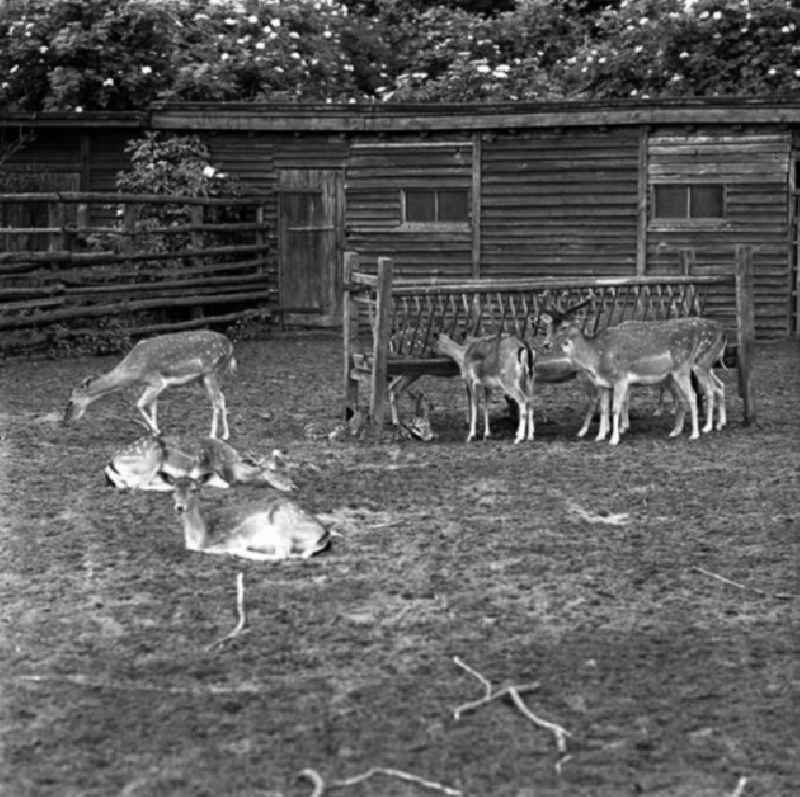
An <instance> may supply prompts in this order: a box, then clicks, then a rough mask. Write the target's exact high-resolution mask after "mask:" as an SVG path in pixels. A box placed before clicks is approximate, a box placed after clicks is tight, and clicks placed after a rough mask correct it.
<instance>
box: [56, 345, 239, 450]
mask: <svg viewBox="0 0 800 797" xmlns="http://www.w3.org/2000/svg"><path fill="white" fill-rule="evenodd" d="M235 369H236V360H235V359H234V357H233V344H232V343H231V342H230V340H228V338H226V337H225V335H222V334H220V333H219V332H211V331H209V330H201V331H199V332H175V333H172V334H170V335H158V336H156V337H153V338H147V339H145V340H140V341H139V342H138V343H137V344H136V345H135V346H134V347H133V348H132V349H131V351H130V352H129V353H128V355H127V356H126V357H125V358H124V359H123V360H122V361H121V362H120V363H119V364H118V365H117V366H115V367H114V368H112V369H111V370H110V371H108V373H105V374H102V375H101V376H96V377H88V378H87V379H85V380H84V381H83V383H82V384H81V385H80V386H79V387H76V388H75V389H74V390H73V391H72V395H71V396H70V397H69V402H68V403H67V408H66V410H65V411H64V423H65V424H68V423H70V422H72V421H75V420H78V419H79V418H81V417H82V416H83V414H84V413H85V412H86V408H87V407H88V406H89V404H91V403H92V402H93V401H96V400H97V399H99V398H102V397H103V396H105V395H107V394H108V393H111V392H113V391H115V390H121V389H123V388H126V387H129V386H130V385H137V384H143V385H144V386H145V390H144V393H142V396H141V398H140V399H139V401H138V402H137V403H136V406H137V407H138V408H139V412H140V413H141V414H142V416H143V417H144V420H145V422H146V424H147V426H148V428H149V429H150V431H151V432H153V434H159V430H158V422H157V418H156V411H157V400H158V397H159V395H160V394H161V392H162V391H163V390H165V389H166V388H168V387H170V386H171V385H183V384H186V383H187V382H192V381H194V380H202V382H203V384H204V385H205V388H206V390H207V391H208V395H209V398H210V399H211V406H212V416H211V437H216V436H217V429H218V421H220V422H221V425H222V439H223V440H227V439H228V412H227V407H226V405H225V396H223V394H222V390H221V388H220V379H221V376H222V374H223V372H225V371H228V372H231V373H232V372H233V371H234V370H235Z"/></svg>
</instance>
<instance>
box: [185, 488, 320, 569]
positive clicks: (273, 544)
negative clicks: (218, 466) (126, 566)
mask: <svg viewBox="0 0 800 797" xmlns="http://www.w3.org/2000/svg"><path fill="white" fill-rule="evenodd" d="M201 485H202V480H197V479H186V478H184V479H178V480H176V481H175V482H174V506H175V511H176V512H177V513H178V514H179V516H180V518H181V522H182V525H183V532H184V541H185V544H186V548H187V550H190V551H200V552H202V553H211V554H228V555H231V556H239V557H243V558H245V559H255V560H259V561H275V560H279V559H307V558H309V557H310V556H313V555H314V554H316V553H320V552H321V551H323V550H325V549H326V548H328V546H329V545H330V541H331V536H332V534H333V532H332V531H331V530H330V528H329V527H327V526H325V525H323V523H322V522H321V521H320V520H318V519H317V518H316V517H314V516H313V515H311V514H309V513H308V512H306V511H305V510H304V509H302V508H301V507H300V506H298V505H297V504H296V503H295V502H294V501H291V500H289V499H287V498H264V499H262V500H258V501H251V502H249V503H246V504H243V505H239V504H236V505H233V506H229V507H217V508H215V509H214V510H212V511H210V512H203V511H202V510H201V508H200V488H201Z"/></svg>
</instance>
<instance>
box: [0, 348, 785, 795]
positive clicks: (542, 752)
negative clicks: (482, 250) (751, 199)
mask: <svg viewBox="0 0 800 797" xmlns="http://www.w3.org/2000/svg"><path fill="white" fill-rule="evenodd" d="M237 357H238V360H239V371H238V373H237V375H236V376H235V377H234V378H232V379H230V380H229V382H228V385H227V387H226V395H227V398H228V403H229V406H230V410H231V412H230V415H231V426H232V437H231V442H232V443H233V444H234V445H236V446H237V447H238V448H240V449H243V450H246V449H252V450H255V451H265V452H266V451H268V450H269V449H271V448H272V447H274V446H276V445H277V446H281V447H284V448H286V449H288V451H289V453H290V455H291V457H292V459H293V460H294V461H295V462H296V463H297V464H298V466H299V467H298V468H297V469H296V470H295V471H294V473H293V476H294V478H295V480H296V481H297V482H298V484H299V486H300V492H299V498H298V500H299V501H300V502H301V503H303V504H304V505H305V506H307V507H308V508H310V509H312V510H314V511H317V512H328V513H334V514H336V515H337V517H338V518H339V521H340V522H339V525H340V528H341V530H342V531H343V532H344V536H343V537H341V538H336V539H335V542H334V545H333V548H332V550H331V551H330V552H328V553H327V554H325V555H322V556H319V557H316V558H314V559H311V560H309V561H307V562H301V563H297V562H293V563H279V564H270V563H257V562H245V561H241V560H234V559H230V558H220V557H213V556H208V555H204V554H198V553H191V552H187V551H186V550H185V549H184V546H183V540H182V536H181V533H180V530H179V526H178V523H177V521H176V519H175V517H174V514H173V511H172V506H171V499H170V496H169V495H168V494H167V495H165V494H158V493H136V492H122V491H117V490H113V489H109V488H107V487H105V486H104V481H103V467H104V465H105V462H106V461H107V459H108V458H109V456H110V455H111V453H112V452H113V451H114V450H115V448H117V447H118V446H119V445H121V444H124V443H126V442H129V441H131V440H133V439H135V438H136V437H137V436H139V435H140V434H141V431H142V430H141V429H140V428H138V427H137V426H136V425H135V424H134V423H132V420H133V419H134V417H135V415H136V410H135V407H134V404H133V402H134V401H135V399H136V397H137V395H136V392H135V391H125V392H124V393H122V394H120V395H118V396H113V397H108V398H106V399H104V400H101V401H99V402H97V403H96V404H94V405H92V406H91V407H90V408H89V410H88V412H87V415H86V417H85V418H84V419H83V420H82V421H81V422H80V423H79V424H78V425H76V426H74V427H70V428H63V427H61V426H60V425H59V424H58V423H57V422H56V418H57V416H56V413H60V412H61V410H62V408H63V405H64V402H65V401H66V398H67V395H68V393H69V390H70V388H71V387H72V386H73V385H75V384H77V383H78V381H79V380H80V379H81V378H82V377H83V376H85V375H86V374H88V373H91V372H100V371H103V370H107V369H108V368H110V367H111V366H112V365H113V364H114V363H115V362H116V359H117V358H91V359H72V360H61V361H46V360H43V361H24V360H17V361H7V362H6V363H4V364H3V365H2V367H1V368H0V401H1V403H0V435H2V440H0V446H2V448H1V449H0V454H1V456H2V459H1V460H0V470H1V471H2V473H1V475H2V478H1V479H0V506H2V508H3V512H2V517H0V573H2V575H1V576H0V579H2V580H1V581H0V583H1V584H2V611H1V612H0V621H1V622H2V631H1V632H0V684H1V685H2V699H0V725H1V727H2V737H1V738H2V741H1V742H0V744H1V745H2V747H1V748H0V793H2V794H4V795H10V796H11V797H27V796H28V795H36V796H37V797H38V796H39V795H58V796H59V797H67V796H69V795H92V797H94V796H95V795H97V797H100V796H101V795H102V796H103V797H105V795H125V797H145V796H147V797H150V796H151V795H193V796H194V795H236V796H237V797H238V796H241V797H245V795H246V796H247V797H254V796H256V795H260V796H261V797H267V795H269V797H279V795H282V796H283V797H308V795H310V794H311V791H312V785H311V783H310V782H309V781H308V780H303V779H299V778H298V772H299V771H300V770H302V769H304V768H307V767H310V768H314V769H316V770H317V771H318V772H319V773H320V774H321V775H322V777H324V778H325V779H326V781H329V782H330V781H333V780H336V779H341V778H346V777H350V776H352V775H355V774H358V773H361V772H364V771H366V770H368V769H369V768H370V767H373V766H378V767H390V768H396V769H400V770H405V771H407V772H410V773H413V774H415V775H419V776H421V777H424V778H427V779H429V780H431V781H435V782H437V783H439V784H442V785H446V786H448V787H451V788H454V789H455V788H458V789H460V790H462V792H463V794H464V795H469V796H470V797H483V796H485V797H534V795H535V797H584V796H585V797H589V796H590V795H591V796H592V797H595V796H597V797H625V796H626V795H650V796H651V797H656V796H657V797H698V796H700V797H705V796H707V797H710V796H711V795H715V796H716V795H719V797H727V796H728V795H732V794H733V793H734V791H735V790H736V788H737V784H738V783H739V782H740V781H739V779H740V778H741V777H746V778H747V781H746V784H745V785H744V787H743V789H742V791H741V794H743V795H745V797H758V796H759V795H762V796H763V797H790V796H792V795H798V794H800V742H799V740H800V734H798V727H800V722H799V720H800V717H798V698H797V686H798V669H797V662H798V659H797V652H798V651H797V639H798V636H797V632H798V622H797V621H798V605H800V600H798V599H793V598H789V597H779V596H776V593H793V594H797V593H798V592H800V585H798V561H800V560H799V559H798V533H799V532H800V501H799V500H798V498H799V497H800V490H799V489H798V487H799V482H800V428H799V426H798V424H799V423H800V413H799V412H798V410H799V409H800V347H798V345H797V343H796V342H794V343H790V342H784V343H781V344H763V345H761V346H759V348H758V357H757V362H756V378H757V385H758V390H757V398H758V410H759V420H758V423H757V424H756V425H753V426H749V427H746V426H744V425H743V424H742V422H741V418H742V407H741V401H740V400H739V398H738V395H737V391H736V373H735V372H734V371H731V372H727V373H723V374H722V376H723V379H724V380H725V382H726V385H727V387H728V393H729V400H728V410H729V417H730V424H729V426H728V428H726V429H725V430H724V431H723V432H721V433H713V434H709V435H704V436H703V437H702V439H701V440H700V441H698V442H690V441H689V439H688V434H685V435H684V436H683V437H682V438H680V439H668V438H667V431H668V430H669V428H670V424H671V419H670V418H665V417H663V418H656V417H653V416H652V410H653V408H654V405H655V394H654V393H652V392H648V391H644V390H642V391H640V392H638V393H636V394H635V395H634V397H633V402H632V410H631V415H632V424H633V426H632V430H631V432H630V433H629V434H627V435H626V436H624V437H623V441H622V444H621V445H620V446H619V447H618V448H616V449H614V448H612V447H610V446H608V445H605V444H601V443H596V442H594V441H593V440H580V441H579V440H576V439H575V437H574V434H575V431H576V430H577V428H578V427H579V426H580V420H581V412H582V401H583V399H582V398H581V397H580V396H579V395H578V394H576V391H575V387H574V386H570V385H561V386H544V387H543V388H542V390H541V392H540V394H539V395H540V398H539V399H538V407H539V408H545V409H546V410H547V415H548V416H549V420H548V422H546V423H545V422H542V421H541V417H540V416H539V417H537V430H536V437H537V439H536V440H535V441H534V442H533V443H525V444H521V445H518V446H515V445H514V444H513V442H512V437H513V427H512V426H511V424H510V423H509V422H508V421H507V420H505V419H504V417H503V416H504V412H503V402H502V401H501V400H500V398H499V397H498V402H497V404H496V405H495V406H494V409H493V421H494V429H495V431H496V435H497V436H496V438H495V439H493V440H490V441H485V442H475V443H471V444H469V445H468V444H466V443H465V442H464V438H465V430H464V403H465V399H464V395H463V390H462V388H461V386H460V385H459V384H458V383H457V382H456V381H454V380H435V379H428V380H423V381H422V382H421V383H420V385H421V387H422V389H423V390H425V392H426V394H429V395H430V396H431V397H432V398H433V399H434V401H435V403H436V405H437V406H436V409H435V411H434V414H433V422H434V425H435V427H436V428H437V430H438V432H439V434H440V437H439V439H438V441H436V442H434V443H429V444H425V443H419V442H413V441H412V442H403V443H397V442H383V443H375V442H367V443H365V442H360V441H357V440H345V441H344V442H332V441H330V440H328V439H327V438H326V437H324V436H323V437H322V439H316V437H315V435H316V434H323V433H324V432H325V431H327V430H329V429H332V428H333V427H334V425H335V424H336V422H337V420H338V417H337V415H338V410H339V407H340V395H341V385H340V374H341V362H340V359H341V349H340V343H339V341H338V340H337V339H334V338H331V339H327V338H298V337H295V338H287V339H274V340H265V341H250V342H246V343H240V344H238V345H237ZM159 412H160V414H159V418H160V421H161V424H162V426H163V427H164V428H165V429H166V430H167V431H169V432H171V433H172V432H175V433H182V434H195V435H202V434H205V433H206V432H207V431H208V428H209V426H210V419H211V411H210V406H209V404H208V401H207V399H206V397H205V395H204V394H203V392H202V390H201V389H200V388H199V387H189V388H184V389H176V390H171V391H168V392H167V393H165V394H164V396H163V399H162V401H161V404H160V407H159ZM309 424H311V426H309ZM254 489H256V488H237V489H236V490H231V491H227V492H218V493H215V494H214V495H211V494H209V495H208V496H207V497H206V501H207V503H208V504H209V505H213V504H215V503H224V502H230V501H236V500H240V499H241V497H242V495H244V494H248V495H249V493H248V492H247V491H248V490H254ZM621 513H625V514H622V515H621V516H620V514H621ZM697 568H702V569H703V570H705V571H708V572H709V573H716V574H719V575H721V576H724V577H726V578H728V579H731V580H733V581H735V582H738V583H739V584H741V585H743V586H744V587H746V588H740V587H736V586H733V585H730V584H726V583H724V582H722V581H720V580H718V579H716V578H714V577H713V576H712V575H708V574H707V573H704V572H701V571H700V570H698V569H697ZM239 572H243V573H244V576H245V585H246V596H245V597H246V608H247V631H246V632H245V633H243V634H241V635H239V636H238V637H236V638H235V639H233V640H231V641H230V642H229V643H227V644H225V645H222V646H219V645H218V646H212V647H209V646H210V644H211V643H213V642H214V641H215V640H217V639H219V638H220V637H222V636H224V635H225V634H226V633H228V632H229V631H230V630H231V629H232V628H233V626H234V625H235V623H236V620H237V612H236V576H237V573H239ZM753 588H755V589H753ZM759 590H760V591H759ZM454 656H457V657H459V658H460V659H462V660H463V661H464V662H466V663H467V664H468V665H469V666H471V667H473V668H475V669H476V670H478V671H480V672H481V673H483V674H484V675H485V677H487V678H488V679H490V680H491V681H492V683H493V684H495V685H497V686H498V687H500V686H503V685H506V684H509V683H529V682H531V681H538V682H539V688H538V689H537V690H535V691H533V692H529V693H526V694H525V695H524V699H525V701H526V704H527V705H528V706H529V708H530V710H531V711H533V712H534V713H535V714H536V715H538V716H539V717H542V718H544V719H546V720H549V721H551V722H555V723H558V724H560V725H561V726H563V727H564V728H565V729H566V730H567V731H569V732H570V734H571V736H570V737H569V738H568V739H567V753H568V755H569V756H570V757H569V758H567V759H565V758H564V757H563V754H561V753H559V752H558V750H557V747H556V740H555V736H554V735H553V733H551V732H550V731H549V730H547V729H544V728H541V727H537V726H536V725H535V724H534V723H533V722H531V721H530V720H529V719H528V718H526V717H525V716H523V714H522V713H521V712H520V711H519V710H518V709H517V708H516V707H515V706H514V705H513V704H512V703H511V702H510V701H508V700H503V699H500V700H496V701H493V702H491V703H489V704H487V705H485V706H482V707H480V708H478V709H476V710H475V711H472V712H466V713H464V714H463V715H462V716H461V718H460V719H458V720H457V721H456V720H455V719H454V717H453V709H454V708H455V707H456V706H458V705H459V704H462V703H465V702H467V701H469V700H473V699H475V698H478V697H480V696H481V695H482V694H483V686H482V685H481V683H480V682H479V681H478V680H477V679H476V678H474V677H473V676H471V675H470V674H469V673H467V672H466V671H464V670H463V669H461V668H459V667H457V666H456V665H455V663H454V661H453V657H454ZM330 792H331V793H336V794H340V793H341V794H347V795H352V797H359V796H360V795H381V796H383V795H385V796H386V797H400V796H401V795H402V796H403V797H411V796H412V795H422V794H435V793H441V792H435V791H433V790H431V789H426V788H425V787H424V786H422V785H420V784H415V783H411V782H406V781H402V780H399V779H397V778H391V777H387V776H385V775H375V776H374V777H371V778H369V779H368V780H366V781H365V782H363V783H362V784H358V785H353V786H348V787H341V788H336V789H335V790H334V789H333V788H331V789H330Z"/></svg>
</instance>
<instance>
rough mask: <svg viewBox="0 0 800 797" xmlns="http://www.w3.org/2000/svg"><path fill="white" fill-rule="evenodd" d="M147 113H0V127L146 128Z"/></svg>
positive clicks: (148, 117) (147, 121) (148, 115)
mask: <svg viewBox="0 0 800 797" xmlns="http://www.w3.org/2000/svg"><path fill="white" fill-rule="evenodd" d="M149 122H150V112H149V111H81V112H77V111H5V112H3V111H0V127H36V128H41V127H57V128H65V127H75V128H87V127H103V128H109V127H119V128H124V129H131V128H146V127H147V126H148V125H149Z"/></svg>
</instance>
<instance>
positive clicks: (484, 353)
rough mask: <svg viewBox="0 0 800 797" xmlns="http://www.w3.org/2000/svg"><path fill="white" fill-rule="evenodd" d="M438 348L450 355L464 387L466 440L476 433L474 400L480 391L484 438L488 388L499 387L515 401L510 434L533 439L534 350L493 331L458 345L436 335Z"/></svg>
mask: <svg viewBox="0 0 800 797" xmlns="http://www.w3.org/2000/svg"><path fill="white" fill-rule="evenodd" d="M437 347H438V350H439V352H440V353H441V354H445V355H447V356H448V357H452V358H453V360H455V362H456V364H457V365H458V367H459V370H460V371H461V377H462V379H463V380H464V384H465V385H466V388H467V401H468V404H469V412H470V425H469V434H468V435H467V442H469V441H470V440H474V439H475V438H476V437H477V421H478V404H479V402H480V394H481V393H482V394H483V429H484V438H489V437H490V436H491V433H490V429H489V396H490V391H491V389H492V388H495V387H496V388H500V389H501V390H503V391H504V392H505V394H506V395H508V396H510V397H511V398H512V399H514V401H516V402H517V404H518V405H519V423H518V425H517V433H516V436H515V438H514V442H515V443H519V442H521V441H522V440H525V439H526V438H527V439H528V440H533V434H534V425H533V385H534V361H535V357H536V354H535V352H534V350H533V349H532V348H531V347H530V346H529V345H528V344H527V343H525V342H523V341H521V340H520V339H519V338H518V337H516V336H515V335H494V336H492V337H491V338H477V339H471V340H469V339H468V341H467V342H466V343H465V344H463V345H461V344H458V343H456V342H455V341H454V340H453V339H452V338H451V337H450V336H449V335H447V334H445V333H444V332H442V333H441V334H440V335H439V338H438V343H437ZM526 430H527V433H526Z"/></svg>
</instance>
